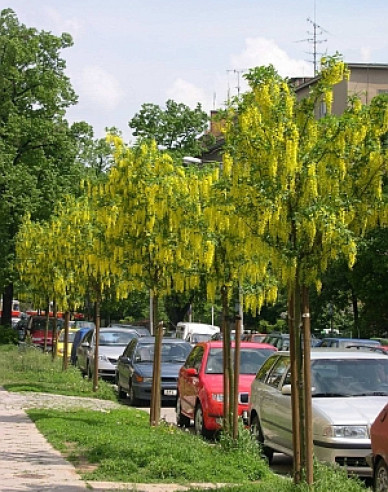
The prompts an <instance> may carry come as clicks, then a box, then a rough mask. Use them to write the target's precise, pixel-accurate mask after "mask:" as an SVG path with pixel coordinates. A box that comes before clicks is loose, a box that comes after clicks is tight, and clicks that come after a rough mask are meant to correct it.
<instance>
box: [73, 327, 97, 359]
mask: <svg viewBox="0 0 388 492" xmlns="http://www.w3.org/2000/svg"><path fill="white" fill-rule="evenodd" d="M75 326H76V327H78V326H79V325H78V323H76V324H75ZM94 328H95V325H94V323H93V326H88V325H87V326H83V325H82V327H81V328H78V331H77V333H76V334H75V336H74V340H73V343H72V346H71V351H70V362H71V364H73V366H76V365H77V349H78V346H79V345H80V343H81V342H82V339H83V338H84V337H85V335H86V333H87V332H88V331H91V330H93V329H94Z"/></svg>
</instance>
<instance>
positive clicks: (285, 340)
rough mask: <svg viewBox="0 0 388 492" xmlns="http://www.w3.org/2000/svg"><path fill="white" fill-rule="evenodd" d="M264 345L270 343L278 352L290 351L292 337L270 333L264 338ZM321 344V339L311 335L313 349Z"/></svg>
mask: <svg viewBox="0 0 388 492" xmlns="http://www.w3.org/2000/svg"><path fill="white" fill-rule="evenodd" d="M262 341H263V343H269V344H270V345H273V346H274V347H276V348H277V349H278V350H290V335H289V333H277V332H273V333H269V334H268V335H266V336H265V337H264V338H263V340H262ZM319 344H320V339H319V338H316V337H315V336H313V335H311V339H310V345H311V347H316V346H317V345H319Z"/></svg>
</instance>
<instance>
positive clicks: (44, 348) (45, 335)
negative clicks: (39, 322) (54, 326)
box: [43, 299, 54, 353]
mask: <svg viewBox="0 0 388 492" xmlns="http://www.w3.org/2000/svg"><path fill="white" fill-rule="evenodd" d="M46 309H47V311H46V324H45V327H44V342H43V352H44V353H46V352H47V338H48V332H49V325H50V300H49V299H47V308H46ZM53 342H54V340H53V341H52V343H53Z"/></svg>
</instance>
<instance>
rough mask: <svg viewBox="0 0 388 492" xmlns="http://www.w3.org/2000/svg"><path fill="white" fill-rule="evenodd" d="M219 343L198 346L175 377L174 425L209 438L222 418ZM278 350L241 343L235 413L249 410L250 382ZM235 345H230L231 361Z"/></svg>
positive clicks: (221, 375) (220, 354)
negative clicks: (192, 424)
mask: <svg viewBox="0 0 388 492" xmlns="http://www.w3.org/2000/svg"><path fill="white" fill-rule="evenodd" d="M222 343H223V342H222V340H217V341H209V342H201V343H198V344H197V345H196V346H195V347H194V348H193V349H192V351H191V352H190V354H189V356H188V358H187V360H186V362H185V364H184V365H183V366H182V367H181V369H180V371H179V377H178V395H177V405H176V418H177V425H178V426H180V427H183V426H185V427H188V426H189V425H190V422H191V420H194V429H195V433H196V434H199V435H202V436H204V437H211V436H212V435H213V434H214V432H215V431H217V430H219V429H221V426H222V417H223V399H224V395H223V384H224V381H223V379H224V377H223V356H222ZM276 350H277V349H276V348H275V347H273V346H272V345H269V344H267V343H256V342H241V354H240V380H239V405H238V414H239V416H242V415H243V412H246V411H247V410H248V403H249V398H250V392H251V383H252V381H253V379H254V378H255V376H256V373H257V371H258V370H259V368H260V367H261V365H262V364H263V362H264V361H265V360H266V359H267V358H268V357H269V356H270V355H271V354H272V353H273V352H274V351H276ZM233 354H234V342H232V359H233Z"/></svg>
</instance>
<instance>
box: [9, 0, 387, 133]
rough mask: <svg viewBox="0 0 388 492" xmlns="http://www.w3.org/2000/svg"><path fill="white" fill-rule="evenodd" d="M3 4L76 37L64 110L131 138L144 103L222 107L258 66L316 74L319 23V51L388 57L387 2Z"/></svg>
mask: <svg viewBox="0 0 388 492" xmlns="http://www.w3.org/2000/svg"><path fill="white" fill-rule="evenodd" d="M0 7H1V9H4V8H11V9H13V10H14V11H15V13H16V15H17V17H18V19H19V21H20V22H21V23H23V24H25V25H27V26H28V27H36V28H37V29H39V30H45V31H50V32H52V33H53V34H56V35H59V34H60V33H62V32H69V33H70V34H71V35H72V36H73V40H74V46H73V47H71V48H68V49H66V50H64V51H63V52H62V57H63V58H64V59H65V60H66V62H67V69H66V73H67V75H68V76H69V77H70V80H71V82H72V85H73V87H74V89H75V91H76V93H77V94H78V96H79V102H78V104H77V106H75V107H73V108H71V110H69V112H68V115H67V117H68V119H69V121H70V122H72V121H81V120H83V121H86V122H88V123H89V124H91V125H92V126H93V128H94V131H95V136H96V137H98V138H99V137H103V136H104V135H105V127H109V126H116V127H118V128H119V129H120V130H121V131H122V133H123V135H124V137H125V138H126V140H128V141H131V140H132V137H131V131H130V129H129V127H128V121H129V120H130V119H131V118H132V117H133V115H134V114H135V113H136V112H137V111H139V109H140V108H141V105H142V104H143V103H154V104H159V105H160V106H163V105H164V103H165V102H166V101H167V99H174V100H175V101H177V102H183V103H184V104H187V105H188V106H190V107H194V106H195V105H196V104H197V103H198V102H200V103H201V104H202V106H203V108H204V109H205V110H206V111H210V110H211V109H217V108H219V107H223V105H224V103H225V101H226V99H227V97H228V95H235V94H236V93H237V90H238V89H239V90H240V91H243V90H245V88H246V86H245V85H244V79H243V73H244V71H245V70H247V69H248V68H251V67H254V66H258V65H268V64H270V63H272V64H273V65H274V66H275V68H276V69H277V70H278V72H279V73H280V74H281V75H282V76H290V77H292V76H308V75H312V73H313V64H312V61H313V55H312V53H313V43H312V42H308V41H307V39H312V38H313V35H312V34H313V24H312V22H313V21H314V20H315V22H316V24H318V25H319V26H320V27H318V28H317V37H316V39H317V41H318V43H317V51H318V53H323V52H326V53H328V54H333V53H335V52H336V51H338V52H339V53H341V54H342V55H343V57H344V60H345V61H346V62H368V63H388V31H387V27H386V22H387V19H388V2H387V1H386V0H372V1H370V0H353V1H350V0H315V1H314V0H272V1H268V0H267V1H265V0H207V1H203V0H195V1H194V0H104V1H102V0H9V1H7V2H6V1H4V0H0ZM307 19H310V21H308V20H307Z"/></svg>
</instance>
